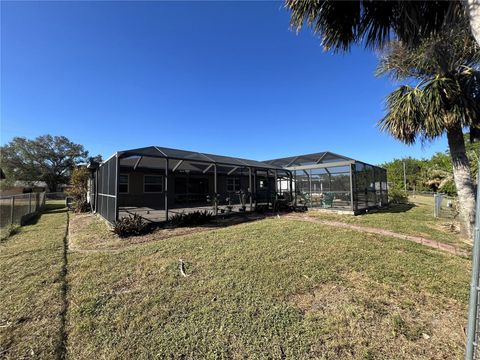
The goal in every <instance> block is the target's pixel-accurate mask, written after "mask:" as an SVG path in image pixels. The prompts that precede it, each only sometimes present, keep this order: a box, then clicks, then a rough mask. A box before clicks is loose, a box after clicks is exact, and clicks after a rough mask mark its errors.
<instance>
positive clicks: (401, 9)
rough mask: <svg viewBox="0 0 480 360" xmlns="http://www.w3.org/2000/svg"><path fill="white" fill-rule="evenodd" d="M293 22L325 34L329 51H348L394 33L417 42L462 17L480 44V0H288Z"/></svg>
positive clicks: (382, 41) (379, 43)
mask: <svg viewBox="0 0 480 360" xmlns="http://www.w3.org/2000/svg"><path fill="white" fill-rule="evenodd" d="M285 6H286V7H287V8H288V9H289V10H290V11H291V25H292V26H293V27H294V28H296V29H297V30H300V29H301V27H302V26H303V24H304V23H305V22H306V23H307V24H308V25H309V26H310V27H311V28H312V29H313V31H314V32H315V33H316V34H319V35H320V36H321V38H322V43H323V45H324V46H325V48H327V49H333V50H348V49H349V47H350V45H351V44H352V43H356V42H362V41H365V44H366V45H367V46H373V47H377V46H383V45H385V44H386V43H387V42H388V41H389V40H391V39H390V37H391V35H392V34H395V35H396V36H397V38H398V40H401V41H403V43H405V44H408V45H416V44H417V42H418V40H419V39H422V38H425V37H428V36H430V35H432V34H434V33H436V32H438V31H440V30H441V29H443V28H449V27H450V26H451V25H454V24H456V23H458V22H459V20H460V19H462V18H468V19H469V20H470V26H471V30H472V33H473V36H474V37H475V38H476V41H477V43H478V44H479V45H480V0H466V1H465V0H463V1H462V0H454V1H402V0H391V1H372V0H358V1H336V0H324V1H321V0H286V2H285Z"/></svg>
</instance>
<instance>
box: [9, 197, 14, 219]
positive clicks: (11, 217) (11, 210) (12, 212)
mask: <svg viewBox="0 0 480 360" xmlns="http://www.w3.org/2000/svg"><path fill="white" fill-rule="evenodd" d="M14 212H15V196H12V208H11V209H10V224H12V225H13V215H14Z"/></svg>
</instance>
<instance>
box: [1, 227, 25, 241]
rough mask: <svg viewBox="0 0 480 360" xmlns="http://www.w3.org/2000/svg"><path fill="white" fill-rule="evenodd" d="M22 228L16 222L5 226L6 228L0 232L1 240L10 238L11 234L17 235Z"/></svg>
mask: <svg viewBox="0 0 480 360" xmlns="http://www.w3.org/2000/svg"><path fill="white" fill-rule="evenodd" d="M19 230H20V226H19V225H16V224H11V225H8V226H6V227H5V229H4V230H3V231H2V232H1V233H0V241H3V240H6V239H8V238H9V237H10V236H12V235H15V234H16V233H18V231H19Z"/></svg>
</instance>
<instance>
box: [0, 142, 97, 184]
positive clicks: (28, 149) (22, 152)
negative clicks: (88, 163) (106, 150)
mask: <svg viewBox="0 0 480 360" xmlns="http://www.w3.org/2000/svg"><path fill="white" fill-rule="evenodd" d="M87 156H88V151H86V150H85V149H84V148H83V146H82V145H79V144H75V143H73V142H72V141H70V140H69V139H67V138H66V137H64V136H51V135H43V136H39V137H37V138H36V139H34V140H29V139H26V138H24V137H15V138H13V140H12V141H10V142H9V143H8V144H6V145H4V146H2V147H0V167H1V168H2V170H3V171H4V172H5V174H6V176H7V179H9V181H10V182H12V181H15V180H22V181H26V182H30V183H33V182H34V181H45V183H46V184H47V186H48V189H49V190H50V191H56V190H57V186H58V185H59V184H66V183H68V181H69V178H70V175H71V172H72V171H73V169H74V167H75V166H76V165H77V164H79V163H81V162H84V161H85V159H86V157H87Z"/></svg>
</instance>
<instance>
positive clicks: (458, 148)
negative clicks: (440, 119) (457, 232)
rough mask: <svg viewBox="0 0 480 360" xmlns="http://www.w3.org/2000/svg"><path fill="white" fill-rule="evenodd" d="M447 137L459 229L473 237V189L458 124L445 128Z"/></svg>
mask: <svg viewBox="0 0 480 360" xmlns="http://www.w3.org/2000/svg"><path fill="white" fill-rule="evenodd" d="M447 139H448V147H449V148H450V156H451V157H452V163H453V179H454V181H455V186H456V188H457V194H458V202H459V213H460V221H461V224H460V225H461V230H462V233H463V234H464V235H465V236H468V238H469V239H473V229H474V226H475V191H474V188H473V183H472V177H471V174H470V163H469V161H468V158H467V154H466V151H465V140H464V138H463V131H462V127H461V125H460V124H458V125H455V126H454V127H452V128H450V129H448V130H447Z"/></svg>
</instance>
